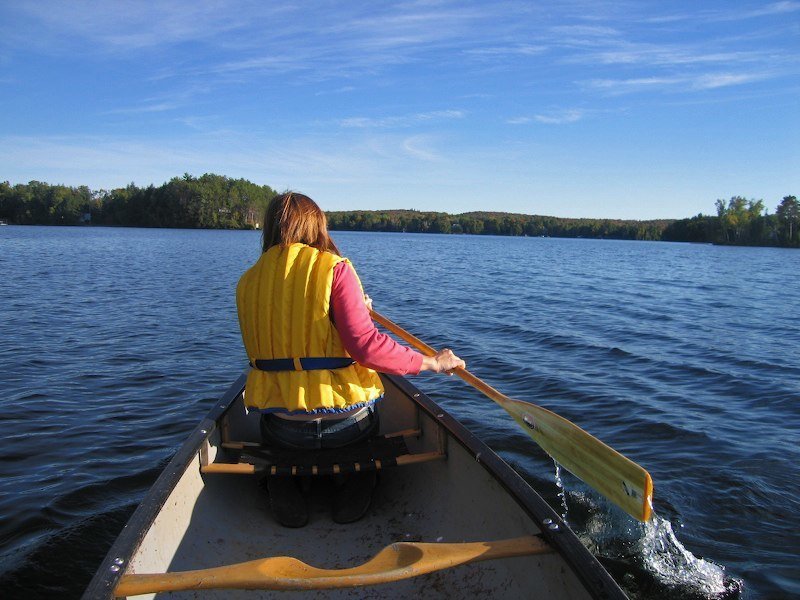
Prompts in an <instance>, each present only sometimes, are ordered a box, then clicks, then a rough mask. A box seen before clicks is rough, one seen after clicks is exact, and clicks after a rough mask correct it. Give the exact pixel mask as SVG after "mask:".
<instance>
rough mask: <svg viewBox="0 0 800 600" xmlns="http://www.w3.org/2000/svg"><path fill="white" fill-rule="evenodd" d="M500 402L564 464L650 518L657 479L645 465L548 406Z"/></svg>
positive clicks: (627, 509) (622, 504) (616, 500)
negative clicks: (652, 476)
mask: <svg viewBox="0 0 800 600" xmlns="http://www.w3.org/2000/svg"><path fill="white" fill-rule="evenodd" d="M498 404H500V406H502V407H503V408H504V409H505V410H506V411H507V412H508V413H509V414H510V415H511V416H512V417H514V420H515V421H517V423H519V424H520V425H521V426H522V428H523V429H524V430H525V431H526V432H527V434H528V435H529V436H531V438H533V440H534V441H535V442H536V443H537V444H539V446H540V447H541V448H542V449H543V450H544V451H545V452H547V453H548V454H549V455H550V456H552V457H553V459H554V460H555V461H556V462H558V463H559V464H560V465H561V466H562V467H564V468H565V469H567V470H568V471H569V472H570V473H572V474H573V475H575V476H576V477H577V478H578V479H580V480H581V481H583V482H584V483H586V484H587V485H589V486H590V487H591V488H593V489H595V490H596V491H597V492H599V493H600V494H601V495H602V496H604V497H605V498H606V499H608V500H609V501H611V502H613V503H614V504H616V505H617V506H619V507H620V508H621V509H622V510H624V511H625V512H626V513H628V514H629V515H631V516H632V517H634V518H635V519H638V520H639V521H649V520H650V517H651V516H652V507H653V480H652V479H651V478H650V474H649V473H648V472H647V471H645V470H644V469H643V468H642V467H640V466H639V465H637V464H636V463H635V462H633V461H632V460H630V459H628V458H626V457H625V456H623V455H622V454H620V453H619V452H617V451H616V450H614V449H613V448H611V447H609V446H607V445H606V444H604V443H603V442H601V441H600V440H598V439H597V438H596V437H594V436H593V435H591V434H589V433H587V432H585V431H584V430H583V429H581V428H580V427H578V426H577V425H575V424H574V423H572V422H571V421H568V420H567V419H565V418H564V417H560V416H558V415H557V414H555V413H553V412H551V411H549V410H547V409H546V408H542V407H540V406H536V405H535V404H530V403H529V402H522V401H520V400H513V399H511V398H505V399H504V400H503V401H502V402H500V401H498Z"/></svg>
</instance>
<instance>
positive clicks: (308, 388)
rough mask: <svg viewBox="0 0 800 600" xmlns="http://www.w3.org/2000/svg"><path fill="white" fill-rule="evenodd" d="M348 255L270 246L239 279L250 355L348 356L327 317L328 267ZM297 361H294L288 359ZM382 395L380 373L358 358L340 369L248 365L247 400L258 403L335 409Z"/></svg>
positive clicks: (239, 301) (242, 322) (238, 300)
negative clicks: (279, 368)
mask: <svg viewBox="0 0 800 600" xmlns="http://www.w3.org/2000/svg"><path fill="white" fill-rule="evenodd" d="M340 262H349V261H347V259H346V258H342V257H341V256H337V255H335V254H332V253H330V252H321V251H319V250H317V249H316V248H312V247H311V246H306V245H305V244H290V245H289V246H286V247H281V246H273V247H272V248H270V249H269V250H268V251H267V252H265V253H264V254H262V255H261V258H259V260H258V261H257V262H256V264H255V265H253V266H252V267H251V268H250V269H248V270H247V271H246V272H245V274H244V275H242V277H241V279H240V280H239V284H238V285H237V286H236V305H237V309H238V312H239V327H240V328H241V331H242V340H243V341H244V347H245V350H246V351H247V356H248V358H249V359H250V364H251V365H255V364H256V361H257V360H259V361H260V360H272V359H300V358H304V357H349V354H348V353H347V351H346V350H345V349H344V346H343V345H342V340H341V338H340V337H339V333H338V332H337V331H336V328H335V327H334V326H333V323H332V322H331V319H330V299H331V287H332V285H333V268H334V267H335V266H336V265H337V264H339V263H340ZM292 364H294V365H296V367H295V368H299V361H297V360H293V363H292ZM382 395H383V385H382V384H381V380H380V377H379V376H378V374H377V373H376V372H375V371H373V370H372V369H368V368H366V367H363V366H361V365H359V364H357V363H353V364H352V365H350V366H347V367H344V368H339V369H319V370H309V371H303V370H291V371H290V370H287V371H260V370H258V369H255V368H253V369H251V370H250V373H249V374H248V376H247V386H246V388H245V405H246V406H248V407H251V408H257V409H259V410H262V411H288V412H300V413H302V412H339V411H343V410H347V409H350V408H354V407H356V406H359V405H366V404H368V403H370V402H372V401H373V400H375V399H377V398H379V397H380V396H382Z"/></svg>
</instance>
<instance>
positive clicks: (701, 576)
mask: <svg viewBox="0 0 800 600" xmlns="http://www.w3.org/2000/svg"><path fill="white" fill-rule="evenodd" d="M640 529H641V537H640V538H639V540H638V545H639V556H640V557H641V560H642V562H643V564H644V566H645V568H646V569H647V571H648V572H649V573H651V574H652V575H653V576H655V577H656V578H657V579H658V580H659V582H660V583H662V584H663V585H665V586H666V587H668V588H671V589H675V590H680V591H681V592H682V593H683V594H685V595H687V596H692V597H705V598H729V597H732V596H735V595H738V591H739V588H740V583H739V582H737V581H735V580H733V579H731V578H729V577H726V575H725V569H724V567H721V566H720V565H717V564H715V563H713V562H711V561H708V560H705V559H703V558H699V557H697V556H695V555H694V554H692V553H691V552H689V550H687V549H686V548H685V547H684V546H683V544H681V542H680V540H678V538H677V536H676V535H675V532H674V531H673V529H672V523H671V522H670V521H668V520H667V519H663V518H661V517H659V516H658V515H654V516H653V518H652V520H650V521H649V522H648V523H644V524H641V525H640Z"/></svg>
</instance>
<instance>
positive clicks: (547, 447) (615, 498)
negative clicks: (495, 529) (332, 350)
mask: <svg viewBox="0 0 800 600" xmlns="http://www.w3.org/2000/svg"><path fill="white" fill-rule="evenodd" d="M372 317H373V318H374V319H375V321H377V322H378V323H380V324H381V325H383V326H384V327H385V328H386V329H388V330H389V331H391V332H392V333H394V334H396V335H397V336H398V337H400V338H401V339H403V340H405V341H406V342H408V343H410V344H411V345H412V346H414V347H416V348H417V349H418V350H419V351H420V352H423V353H424V354H427V355H428V356H433V355H435V354H436V351H435V350H434V349H433V348H431V347H430V346H428V345H427V344H426V343H425V342H423V341H422V340H420V339H419V338H417V337H416V336H414V335H413V334H411V333H409V332H408V331H406V330H405V329H403V328H402V327H400V326H399V325H396V324H395V323H393V322H392V321H390V320H389V319H387V318H386V317H384V316H383V315H381V314H379V313H377V312H375V311H372ZM453 373H455V374H456V375H458V376H459V377H461V379H463V380H464V381H466V382H467V383H468V384H469V385H471V386H472V387H474V388H476V389H477V390H479V391H481V392H482V393H484V394H485V395H486V396H488V397H489V398H490V399H492V400H493V401H495V402H496V403H497V404H499V405H500V406H501V407H503V409H505V410H506V411H507V412H508V413H509V414H510V415H511V416H512V417H513V418H514V419H515V420H516V421H517V422H518V423H519V424H520V426H521V427H523V430H524V431H525V432H526V433H527V434H528V435H529V436H530V437H531V438H532V439H533V440H534V441H535V442H536V443H537V444H539V446H540V447H541V448H542V449H543V450H544V451H545V452H547V453H548V454H549V455H550V456H551V457H552V458H553V459H554V460H555V461H556V462H558V463H559V464H561V465H562V466H563V467H565V468H566V469H567V470H568V471H570V472H571V473H572V474H574V475H576V476H577V477H578V478H580V479H581V480H583V481H584V482H585V483H587V484H588V485H590V486H591V487H593V488H594V489H595V490H597V491H598V492H600V493H601V494H602V495H603V496H605V497H606V498H607V499H608V500H610V501H611V502H613V503H614V504H616V505H617V506H619V507H620V508H622V509H623V510H624V511H625V512H627V513H628V514H629V515H631V516H632V517H634V518H636V519H638V520H640V521H648V520H649V519H650V517H651V516H652V506H653V480H652V479H651V477H650V474H649V473H648V472H647V471H646V470H644V469H643V468H642V467H640V466H639V465H637V464H636V463H635V462H633V461H631V460H630V459H628V458H626V457H625V456H623V455H622V454H620V453H619V452H617V451H616V450H614V449H613V448H611V447H610V446H607V445H606V444H604V443H603V442H601V441H600V440H598V439H597V438H595V437H594V436H592V435H591V434H589V433H587V432H586V431H584V430H583V429H581V428H580V427H578V426H577V425H575V424H574V423H572V422H571V421H569V420H567V419H565V418H564V417H561V416H559V415H557V414H555V413H554V412H552V411H549V410H547V409H546V408H542V407H541V406H536V405H535V404H532V403H530V402H522V401H521V400H514V399H513V398H509V397H508V396H505V395H504V394H501V393H500V392H499V391H497V390H496V389H494V388H493V387H492V386H490V385H488V384H487V383H485V382H483V381H482V380H480V379H478V378H477V377H475V375H473V374H472V373H470V372H469V371H467V370H466V369H461V368H457V369H453Z"/></svg>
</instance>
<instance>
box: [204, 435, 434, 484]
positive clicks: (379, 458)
mask: <svg viewBox="0 0 800 600" xmlns="http://www.w3.org/2000/svg"><path fill="white" fill-rule="evenodd" d="M419 435H420V431H419V430H417V429H409V430H405V431H399V432H394V433H389V434H386V435H384V436H382V437H379V438H372V439H370V440H366V441H364V442H361V443H359V444H356V445H353V446H347V447H344V448H337V449H326V450H308V451H292V450H281V449H277V448H270V447H269V446H265V445H263V444H258V443H255V442H224V443H223V444H222V446H223V447H224V448H226V449H227V450H230V451H231V452H232V453H233V454H234V455H235V456H237V457H238V461H237V462H235V463H222V462H220V463H211V464H207V465H203V466H201V468H200V471H201V472H202V473H229V474H237V475H252V474H254V473H264V474H267V475H286V476H288V475H293V476H297V475H312V476H317V475H338V474H341V473H356V472H361V471H375V470H380V469H384V468H386V467H393V466H403V465H411V464H417V463H423V462H428V461H432V460H442V459H444V458H445V454H444V453H443V452H441V451H436V452H424V453H417V454H414V453H411V452H410V451H409V449H408V446H407V444H406V442H407V441H408V438H410V437H412V436H413V437H417V436H419Z"/></svg>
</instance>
